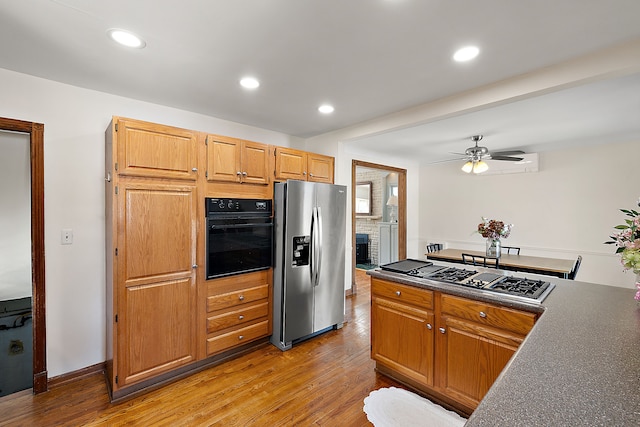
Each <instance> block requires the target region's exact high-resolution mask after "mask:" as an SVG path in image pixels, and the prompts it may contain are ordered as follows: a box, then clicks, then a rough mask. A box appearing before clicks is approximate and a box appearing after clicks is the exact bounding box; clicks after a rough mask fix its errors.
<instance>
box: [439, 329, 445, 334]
mask: <svg viewBox="0 0 640 427" xmlns="http://www.w3.org/2000/svg"><path fill="white" fill-rule="evenodd" d="M438 330H439V331H440V333H441V334H444V333H445V332H447V330H446V329H445V328H438Z"/></svg>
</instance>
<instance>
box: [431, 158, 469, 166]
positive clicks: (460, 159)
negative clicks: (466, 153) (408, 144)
mask: <svg viewBox="0 0 640 427" xmlns="http://www.w3.org/2000/svg"><path fill="white" fill-rule="evenodd" d="M462 160H469V158H468V157H460V158H458V159H446V160H436V161H434V162H428V163H427V164H429V165H435V164H437V163H448V162H460V161H462Z"/></svg>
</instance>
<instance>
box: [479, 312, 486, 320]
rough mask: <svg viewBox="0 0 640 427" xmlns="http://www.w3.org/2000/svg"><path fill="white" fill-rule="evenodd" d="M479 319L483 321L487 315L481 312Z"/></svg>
mask: <svg viewBox="0 0 640 427" xmlns="http://www.w3.org/2000/svg"><path fill="white" fill-rule="evenodd" d="M480 317H482V318H483V319H484V318H485V317H487V313H485V312H484V311H481V312H480Z"/></svg>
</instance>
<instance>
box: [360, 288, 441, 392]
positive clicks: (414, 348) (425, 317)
mask: <svg viewBox="0 0 640 427" xmlns="http://www.w3.org/2000/svg"><path fill="white" fill-rule="evenodd" d="M371 330H372V334H371V357H372V359H374V360H376V361H378V362H380V363H383V364H385V365H386V366H388V367H389V368H392V369H394V370H396V371H398V372H400V373H402V374H403V375H405V376H407V377H409V378H411V379H413V380H415V381H418V382H420V383H421V384H425V385H429V386H432V385H433V369H434V363H433V358H434V315H433V292H429V291H423V290H419V289H416V288H412V287H410V286H405V285H400V284H397V283H392V282H386V281H381V280H377V279H374V280H372V282H371ZM373 331H375V333H373Z"/></svg>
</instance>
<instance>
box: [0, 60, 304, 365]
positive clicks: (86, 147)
mask: <svg viewBox="0 0 640 427" xmlns="http://www.w3.org/2000/svg"><path fill="white" fill-rule="evenodd" d="M0 93H1V94H2V95H1V96H0V117H7V118H14V119H20V120H26V121H32V122H39V123H44V130H45V132H44V169H45V220H44V222H45V264H46V265H45V268H46V272H45V275H46V313H47V314H46V316H47V319H46V325H47V369H48V373H49V376H50V377H54V376H57V375H60V374H63V373H67V372H71V371H74V370H77V369H81V368H84V367H87V366H91V365H94V364H96V363H101V362H103V361H104V360H105V328H106V327H105V261H104V260H105V255H104V250H105V249H104V248H105V237H104V200H105V198H104V131H105V129H106V128H107V125H108V124H109V122H110V120H111V116H112V115H119V116H124V117H130V118H135V119H140V120H147V121H150V122H155V123H162V124H167V125H172V126H178V127H183V128H187V129H193V130H198V131H205V132H212V133H217V134H221V135H229V136H234V137H238V138H244V139H249V140H254V141H260V142H264V143H267V144H274V145H281V146H291V145H292V144H296V143H297V144H299V143H300V141H299V140H297V139H296V138H293V137H290V136H288V135H284V134H281V133H277V132H272V131H268V130H263V129H258V128H254V127H251V126H246V125H241V124H238V123H233V122H229V121H225V120H220V119H216V118H212V117H207V116H204V115H201V114H195V113H190V112H187V111H182V110H177V109H173V108H168V107H164V106H160V105H154V104H149V103H145V102H140V101H136V100H133V99H128V98H123V97H118V96H112V95H108V94H105V93H101V92H96V91H90V90H85V89H81V88H77V87H73V86H69V85H64V84H60V83H56V82H52V81H49V80H44V79H39V78H36V77H32V76H28V75H24V74H19V73H15V72H12V71H8V70H4V69H0ZM63 228H71V229H73V233H74V242H73V244H72V245H68V246H62V245H61V244H60V233H61V229H63Z"/></svg>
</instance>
